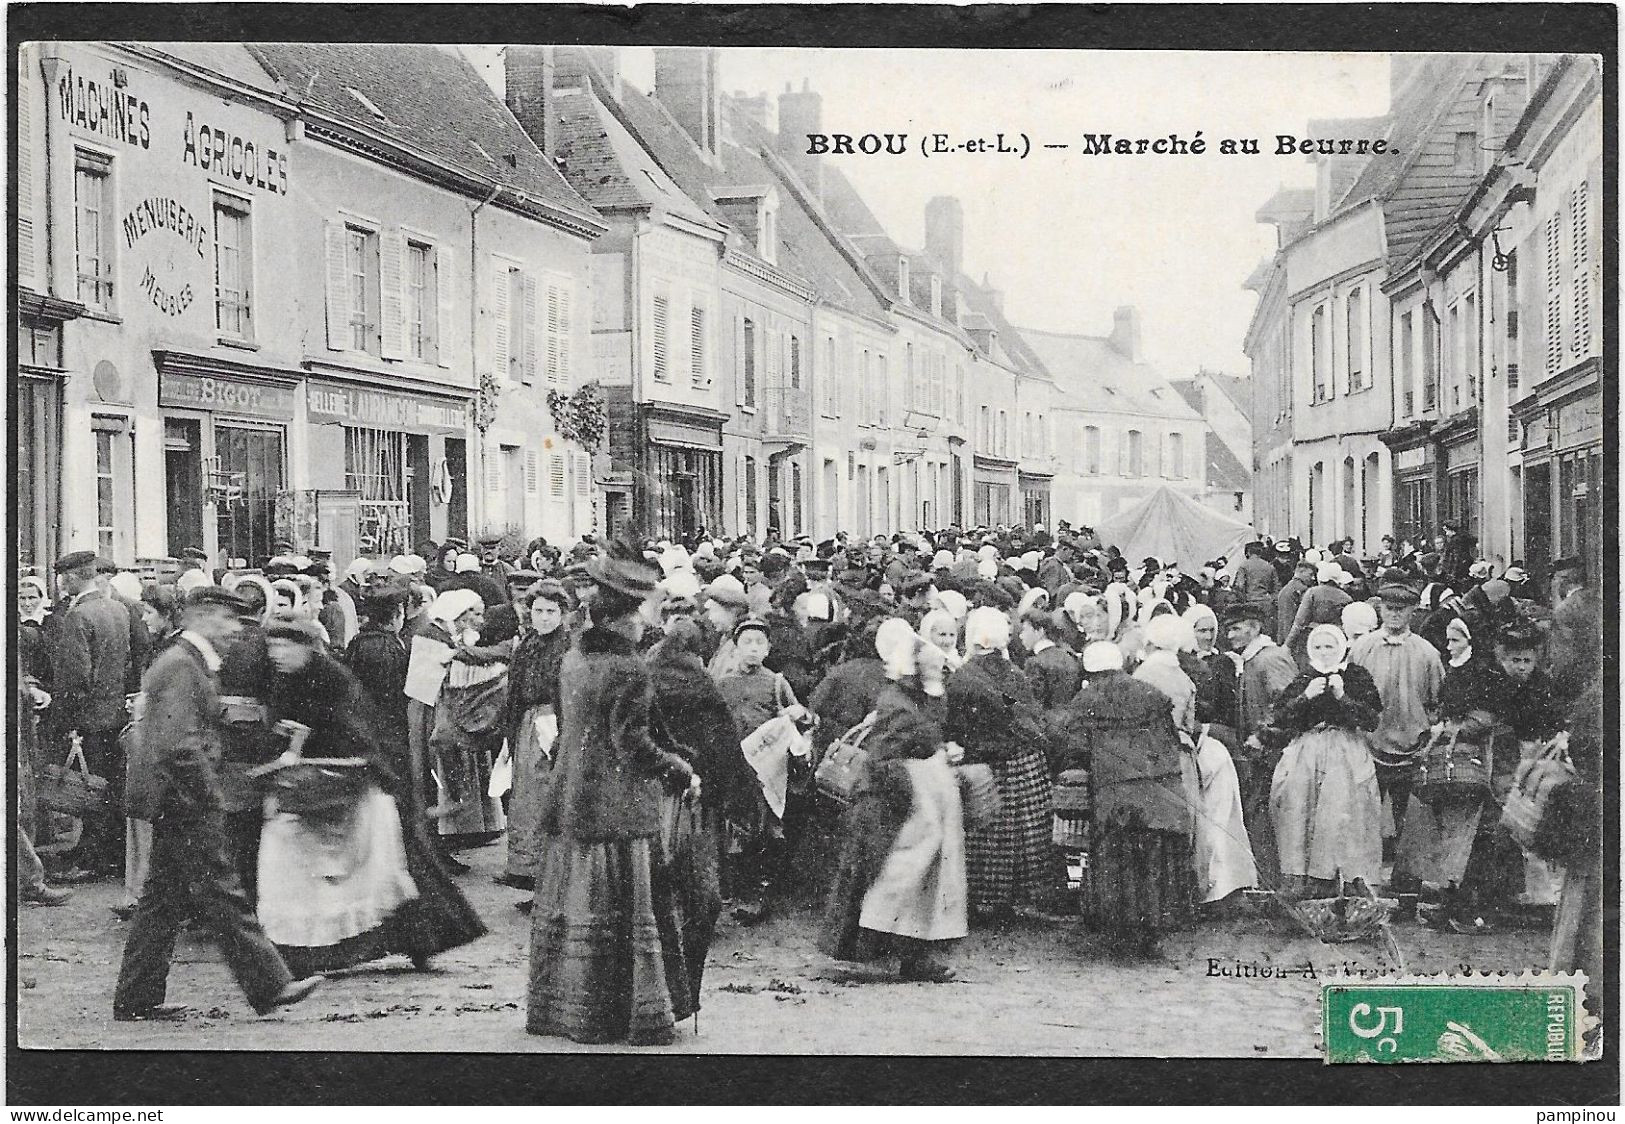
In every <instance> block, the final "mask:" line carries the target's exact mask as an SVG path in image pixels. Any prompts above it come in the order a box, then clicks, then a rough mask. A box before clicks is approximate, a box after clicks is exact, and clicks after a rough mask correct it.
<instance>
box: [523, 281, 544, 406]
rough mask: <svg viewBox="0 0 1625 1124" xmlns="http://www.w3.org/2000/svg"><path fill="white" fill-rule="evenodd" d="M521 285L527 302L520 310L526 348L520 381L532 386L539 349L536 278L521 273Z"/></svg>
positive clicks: (534, 379)
mask: <svg viewBox="0 0 1625 1124" xmlns="http://www.w3.org/2000/svg"><path fill="white" fill-rule="evenodd" d="M519 286H520V291H521V292H522V293H523V294H524V302H525V303H524V305H523V307H522V308H521V310H520V326H521V329H522V330H523V332H524V336H525V338H524V350H523V351H521V352H520V355H519V381H520V382H522V383H524V384H525V385H526V386H530V385H531V384H532V383H534V382H535V381H536V356H537V354H538V351H539V347H538V344H537V339H536V332H537V323H536V320H537V308H536V303H537V299H538V298H537V295H536V278H535V277H533V276H531V275H530V274H528V273H522V274H520V275H519Z"/></svg>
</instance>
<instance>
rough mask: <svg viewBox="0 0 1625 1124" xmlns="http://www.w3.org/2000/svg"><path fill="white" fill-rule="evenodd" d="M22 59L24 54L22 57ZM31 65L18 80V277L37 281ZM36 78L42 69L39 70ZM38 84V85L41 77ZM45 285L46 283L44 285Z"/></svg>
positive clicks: (31, 283) (26, 67)
mask: <svg viewBox="0 0 1625 1124" xmlns="http://www.w3.org/2000/svg"><path fill="white" fill-rule="evenodd" d="M19 61H21V56H19ZM28 70H29V67H28V65H27V63H26V62H23V63H22V74H21V76H20V77H19V78H18V81H17V93H18V95H19V96H18V98H17V276H18V277H19V278H20V279H21V280H22V281H23V283H24V284H26V285H30V286H32V285H33V284H34V150H33V143H34V140H33V136H34V128H33V122H32V121H31V120H30V115H31V113H32V112H33V101H32V99H31V98H30V97H29V89H30V87H29V82H30V77H29V74H28ZM35 73H36V79H37V74H38V72H37V71H36V72H35ZM35 85H36V86H37V85H38V82H37V80H36V81H35ZM41 287H42V288H43V286H41Z"/></svg>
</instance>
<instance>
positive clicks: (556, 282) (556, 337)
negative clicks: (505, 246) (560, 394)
mask: <svg viewBox="0 0 1625 1124" xmlns="http://www.w3.org/2000/svg"><path fill="white" fill-rule="evenodd" d="M574 315H575V286H574V285H573V284H572V283H571V282H570V281H569V279H567V278H563V277H559V278H550V279H549V280H548V282H547V369H546V371H545V377H546V379H547V383H548V385H549V386H557V387H567V386H569V385H570V382H571V355H572V353H573V351H574V347H573V346H572V345H573V342H574V338H575V337H574V334H573V332H572V329H571V320H572V318H573V317H574Z"/></svg>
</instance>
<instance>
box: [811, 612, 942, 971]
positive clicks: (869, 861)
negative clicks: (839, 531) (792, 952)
mask: <svg viewBox="0 0 1625 1124" xmlns="http://www.w3.org/2000/svg"><path fill="white" fill-rule="evenodd" d="M887 664H888V667H887V672H888V674H889V675H890V677H891V679H892V682H891V684H890V685H888V686H887V687H886V689H885V690H884V691H883V692H881V695H880V702H879V704H878V706H877V707H876V716H875V724H874V727H873V728H872V729H871V731H870V733H869V736H868V737H867V738H866V739H865V740H864V748H865V749H866V750H867V751H868V753H869V759H868V764H867V767H866V772H865V775H864V777H863V778H862V780H861V781H860V782H859V786H858V788H857V791H856V792H855V794H854V798H853V802H852V806H851V807H850V808H849V809H848V810H847V814H846V819H845V823H844V825H843V826H844V829H845V836H846V846H845V848H844V849H843V851H842V855H841V863H840V866H839V868H838V869H837V871H836V877H835V885H834V887H833V889H832V890H831V892H830V896H829V901H828V904H827V905H826V907H825V911H824V924H823V929H822V931H821V932H820V934H819V941H818V945H819V948H821V949H822V950H823V951H824V952H826V953H828V954H829V955H830V956H833V957H835V958H837V959H839V960H875V959H880V958H881V957H884V956H887V955H896V956H897V957H898V959H899V961H900V966H899V974H900V975H901V976H902V977H903V978H904V979H906V980H917V981H922V982H928V983H944V982H946V981H948V980H951V979H953V978H954V971H953V969H951V968H949V967H947V966H946V965H944V964H942V963H941V962H940V960H939V959H938V956H939V954H940V952H941V950H943V949H946V948H948V947H951V946H952V944H953V943H954V942H955V941H957V940H959V939H960V938H962V937H964V936H965V935H966V933H967V925H966V898H967V890H966V881H965V830H964V819H963V815H962V812H961V809H960V801H959V786H958V782H957V781H956V779H955V777H954V773H953V769H952V768H951V767H950V765H949V764H948V750H947V748H946V746H945V744H944V739H943V731H942V721H943V719H944V717H945V710H944V705H943V701H942V696H943V693H944V682H943V680H944V678H945V675H946V670H947V657H946V655H945V654H944V653H943V652H942V651H941V650H940V649H938V648H937V647H936V646H935V645H933V644H930V643H928V642H927V641H925V640H923V639H921V638H919V637H917V636H916V637H912V638H911V639H910V642H909V643H907V644H905V645H900V646H898V648H897V649H896V650H895V651H894V652H893V653H892V656H891V658H890V659H888V661H887Z"/></svg>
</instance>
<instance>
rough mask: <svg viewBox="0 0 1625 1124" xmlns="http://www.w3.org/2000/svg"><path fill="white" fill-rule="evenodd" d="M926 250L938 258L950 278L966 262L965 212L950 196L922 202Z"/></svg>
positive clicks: (956, 200) (950, 278)
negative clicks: (923, 206)
mask: <svg viewBox="0 0 1625 1124" xmlns="http://www.w3.org/2000/svg"><path fill="white" fill-rule="evenodd" d="M925 252H926V253H928V254H930V255H931V256H932V257H934V258H936V259H937V263H938V264H939V265H941V266H942V269H943V272H944V273H945V274H947V277H948V279H949V280H950V281H951V280H953V279H955V278H957V277H958V276H959V268H960V266H962V265H963V264H964V261H965V212H964V209H963V208H962V207H960V205H959V200H958V199H955V198H954V197H953V196H952V195H938V196H937V197H936V198H934V199H932V200H931V201H930V202H929V203H927V204H926V205H925Z"/></svg>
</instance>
